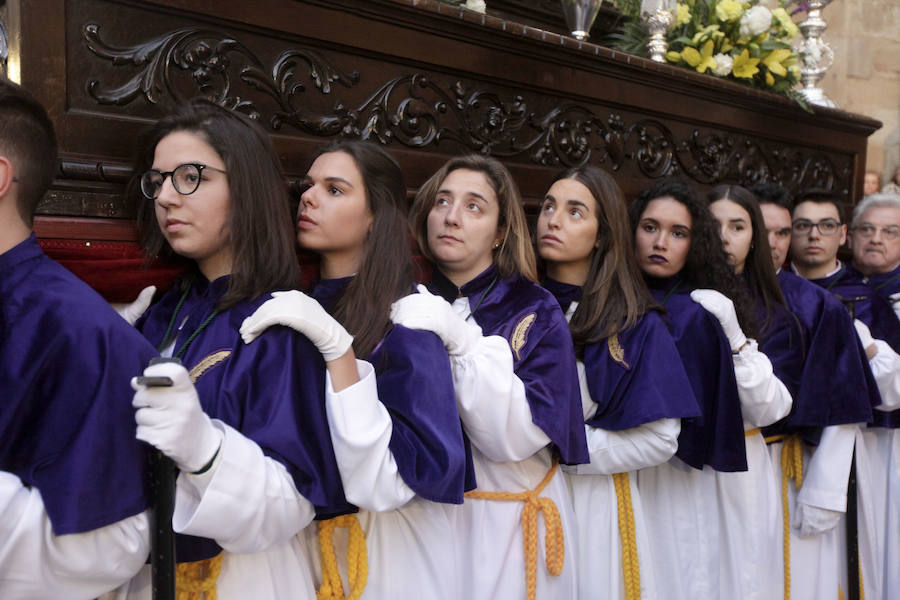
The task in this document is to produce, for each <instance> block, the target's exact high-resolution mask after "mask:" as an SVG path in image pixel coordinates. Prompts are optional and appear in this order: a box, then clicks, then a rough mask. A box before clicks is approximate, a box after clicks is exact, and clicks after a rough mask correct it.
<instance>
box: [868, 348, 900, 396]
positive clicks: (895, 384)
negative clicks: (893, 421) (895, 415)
mask: <svg viewBox="0 0 900 600" xmlns="http://www.w3.org/2000/svg"><path fill="white" fill-rule="evenodd" d="M874 343H875V347H876V348H878V352H877V353H876V354H875V356H873V357H872V358H871V359H869V367H870V368H871V369H872V375H873V376H874V377H875V381H876V383H877V384H878V391H879V392H880V393H881V404H879V405H878V406H876V407H875V410H880V411H884V412H891V411H892V410H897V409H898V408H900V355H898V354H897V353H896V352H894V349H893V348H891V347H890V346H889V345H888V343H887V342H884V341H882V340H875V342H874Z"/></svg>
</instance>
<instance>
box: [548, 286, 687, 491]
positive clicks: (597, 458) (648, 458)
mask: <svg viewBox="0 0 900 600" xmlns="http://www.w3.org/2000/svg"><path fill="white" fill-rule="evenodd" d="M573 304H574V302H573ZM576 364H577V367H578V384H579V388H580V389H581V411H582V414H583V415H584V419H585V420H588V419H590V418H591V417H593V416H594V415H595V414H597V409H598V408H599V406H597V403H596V402H594V401H593V400H592V399H591V392H590V389H589V388H588V382H587V372H586V371H585V369H584V363H583V362H582V361H580V360H579V361H578V362H577V363H576ZM584 433H585V436H586V437H587V445H588V454H589V455H590V457H591V462H590V463H588V464H584V465H563V470H564V471H566V472H567V473H574V474H576V475H612V474H615V473H627V472H629V471H636V470H638V469H644V468H646V467H655V466H656V465H661V464H662V463H664V462H666V461H667V460H669V459H670V458H672V457H673V456H674V455H675V451H676V450H678V434H679V433H681V419H659V420H658V421H653V422H652V423H644V424H643V425H640V426H638V427H632V428H631V429H625V430H622V431H608V430H606V429H599V428H597V427H592V426H590V425H587V424H585V426H584Z"/></svg>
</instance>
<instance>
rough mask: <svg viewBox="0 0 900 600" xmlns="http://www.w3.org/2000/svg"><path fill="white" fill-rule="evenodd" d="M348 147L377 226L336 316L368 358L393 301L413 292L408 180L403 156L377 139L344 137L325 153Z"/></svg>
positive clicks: (323, 151) (386, 326)
mask: <svg viewBox="0 0 900 600" xmlns="http://www.w3.org/2000/svg"><path fill="white" fill-rule="evenodd" d="M331 152H343V153H344V154H347V155H348V156H350V157H351V158H352V159H353V162H354V163H355V164H356V168H357V169H359V172H360V174H361V175H362V180H363V185H364V187H365V190H366V203H367V204H368V208H369V210H370V211H371V212H372V227H371V230H370V231H369V235H368V236H367V237H366V241H365V245H364V249H363V255H362V259H361V260H360V263H359V269H358V271H357V273H356V276H354V277H353V279H352V280H351V281H350V283H349V284H347V288H346V290H345V291H344V293H343V295H342V296H341V298H340V299H339V300H338V302H337V305H336V306H335V311H334V318H335V319H337V320H338V321H340V323H341V324H342V325H343V326H344V327H345V328H346V329H347V331H349V332H350V333H351V334H353V337H354V339H353V349H354V352H355V353H356V355H357V356H359V357H361V358H367V357H368V356H369V355H370V354H371V353H372V351H373V350H374V349H375V347H376V346H377V345H378V342H380V341H381V339H382V338H383V337H384V336H385V334H386V333H387V332H388V330H389V329H390V328H391V320H390V311H391V304H392V303H393V302H394V301H396V300H397V299H398V298H401V297H403V296H406V295H407V294H410V293H412V291H413V284H414V283H415V282H414V279H413V259H412V252H411V251H410V248H409V237H408V236H409V229H408V227H407V220H406V183H405V181H404V178H403V171H401V170H400V165H398V164H397V161H396V160H394V158H393V157H392V156H391V155H390V154H388V153H387V151H386V150H384V149H383V148H381V146H378V145H376V144H374V143H372V142H362V141H356V140H340V141H337V142H333V143H331V144H329V145H327V146H325V147H324V148H322V149H321V150H320V151H319V152H318V153H317V154H316V156H315V157H313V160H312V161H310V165H312V163H313V162H315V159H316V158H318V157H319V156H321V155H323V154H328V153H331Z"/></svg>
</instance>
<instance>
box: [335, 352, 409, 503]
mask: <svg viewBox="0 0 900 600" xmlns="http://www.w3.org/2000/svg"><path fill="white" fill-rule="evenodd" d="M356 364H357V370H358V372H359V379H360V380H359V382H357V383H355V384H353V385H351V386H350V387H348V388H345V389H343V390H341V391H340V392H335V391H334V387H333V386H332V384H331V377H330V376H329V375H326V388H325V408H326V410H327V412H328V426H329V429H330V430H331V442H332V444H333V445H334V455H335V457H336V458H337V463H338V468H339V470H340V473H341V483H343V485H344V495H345V496H346V497H347V500H349V501H350V502H352V503H353V504H355V505H356V506H359V507H360V508H364V509H366V510H370V511H386V510H394V509H396V508H399V507H401V506H403V505H404V504H406V503H407V502H409V501H410V500H411V499H412V498H413V497H414V496H415V492H413V490H412V489H411V488H410V487H409V486H408V485H406V483H404V481H403V478H402V477H401V476H400V473H399V471H398V469H397V461H396V459H395V458H394V455H393V454H392V453H391V450H390V446H389V444H390V441H391V433H392V431H393V426H392V423H391V416H390V414H389V413H388V411H387V409H386V408H385V407H384V405H383V404H382V403H381V402H380V401H379V400H378V386H377V384H376V379H375V369H374V368H373V367H372V365H370V364H369V363H367V362H365V361H361V360H357V361H356Z"/></svg>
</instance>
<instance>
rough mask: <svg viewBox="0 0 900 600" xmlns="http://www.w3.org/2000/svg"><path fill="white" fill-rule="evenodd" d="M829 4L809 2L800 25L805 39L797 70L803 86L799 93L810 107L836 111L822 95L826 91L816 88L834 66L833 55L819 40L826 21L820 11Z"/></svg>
mask: <svg viewBox="0 0 900 600" xmlns="http://www.w3.org/2000/svg"><path fill="white" fill-rule="evenodd" d="M830 3H831V0H811V1H810V3H809V10H808V11H807V13H806V19H805V20H804V21H803V22H802V23H800V25H799V27H800V31H802V32H803V37H804V38H805V39H804V40H803V44H801V45H800V58H801V59H802V61H803V65H802V66H801V67H800V81H801V82H802V83H803V87H802V88H800V93H801V94H803V96H804V98H806V101H807V102H809V103H810V104H816V105H818V106H830V107H836V106H837V104H835V103H834V101H833V100H832V99H831V98H829V97H828V96H826V95H825V91H824V90H823V89H821V88H819V87H816V84H817V83H819V81H821V80H822V78H823V77H825V72H826V71H827V70H828V69H829V67H831V65H832V63H834V51H833V50H832V49H831V47H830V46H829V45H828V43H827V42H825V41H824V40H823V39H822V34H823V33H824V32H825V28H826V27H827V24H826V23H825V19H823V18H822V9H823V8H825V7H826V6H828V5H829V4H830Z"/></svg>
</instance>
